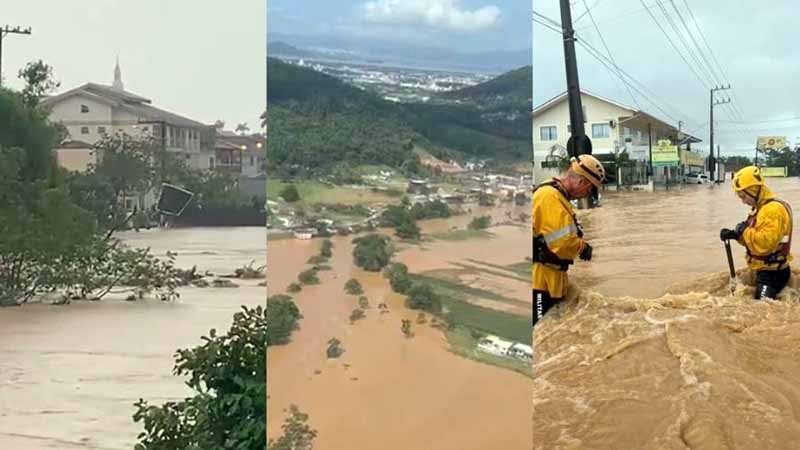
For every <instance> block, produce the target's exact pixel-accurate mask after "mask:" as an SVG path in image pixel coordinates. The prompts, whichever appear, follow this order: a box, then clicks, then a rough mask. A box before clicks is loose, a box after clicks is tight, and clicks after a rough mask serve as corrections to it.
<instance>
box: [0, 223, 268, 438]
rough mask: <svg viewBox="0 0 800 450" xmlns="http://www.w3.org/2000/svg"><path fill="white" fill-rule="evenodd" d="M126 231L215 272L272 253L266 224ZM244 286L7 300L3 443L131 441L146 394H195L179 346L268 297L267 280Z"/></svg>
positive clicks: (186, 263)
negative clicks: (53, 301) (146, 295)
mask: <svg viewBox="0 0 800 450" xmlns="http://www.w3.org/2000/svg"><path fill="white" fill-rule="evenodd" d="M121 237H122V238H123V240H125V241H126V242H128V243H129V244H131V245H133V246H137V247H147V246H150V247H152V251H153V253H154V254H156V255H159V256H163V255H165V254H166V252H167V250H170V251H173V252H177V253H178V256H177V258H176V264H177V266H178V267H183V268H190V267H191V266H193V265H197V267H198V270H200V271H205V270H211V271H212V272H213V273H215V274H225V273H231V272H233V270H234V269H236V268H238V267H241V266H243V265H246V264H248V263H250V261H251V260H256V264H255V265H256V266H258V265H261V264H263V261H264V260H265V245H266V243H265V240H266V236H265V233H264V229H263V228H224V229H223V228H195V229H175V230H169V231H149V232H142V233H138V234H137V233H125V234H123V235H122V236H121ZM235 282H236V283H237V284H239V285H240V287H239V288H238V289H214V288H206V289H198V288H192V287H186V288H182V289H181V290H180V292H181V298H180V299H179V300H177V301H175V302H160V301H157V300H146V301H140V302H126V301H124V300H121V299H119V298H116V299H115V298H106V299H104V300H102V301H99V302H73V303H72V304H69V305H65V306H51V305H46V304H30V305H25V306H23V307H19V308H2V309H0V448H2V449H10V450H42V449H59V450H70V449H98V450H99V449H113V450H123V449H124V450H129V449H131V448H133V445H134V443H135V442H136V435H137V434H138V433H139V432H140V431H142V427H141V425H140V424H134V423H133V420H132V419H131V416H132V415H133V413H134V411H135V408H134V407H133V403H134V402H136V401H137V400H138V399H139V398H144V399H146V400H148V401H150V402H151V403H156V404H160V403H163V402H165V401H169V400H179V399H182V398H183V397H185V396H186V395H187V394H189V392H188V389H187V388H186V387H185V386H184V384H183V382H184V379H183V378H181V377H175V376H173V375H172V367H173V364H174V359H173V356H174V353H175V350H177V349H179V348H187V347H194V346H196V345H199V344H201V343H202V341H201V340H200V337H201V336H202V335H206V334H207V333H208V330H209V329H210V328H217V329H218V330H227V329H228V327H229V326H230V324H231V321H232V317H233V314H234V313H235V312H236V311H238V310H239V309H240V306H241V305H249V306H255V305H263V304H264V299H265V292H264V288H263V287H259V286H257V284H258V283H259V280H235Z"/></svg>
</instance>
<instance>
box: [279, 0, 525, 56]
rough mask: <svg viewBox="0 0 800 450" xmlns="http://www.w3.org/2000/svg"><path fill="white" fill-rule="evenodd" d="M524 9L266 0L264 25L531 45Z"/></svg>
mask: <svg viewBox="0 0 800 450" xmlns="http://www.w3.org/2000/svg"><path fill="white" fill-rule="evenodd" d="M530 12H531V3H530V2H526V1H520V0H336V1H332V0H269V27H270V29H269V31H270V32H271V33H272V32H275V33H289V34H304V35H331V36H340V37H363V38H365V39H386V40H394V41H403V42H409V43H413V44H425V45H428V46H435V47H444V48H453V49H456V50H459V51H465V52H470V51H473V52H479V51H487V50H521V49H529V48H530V45H531V44H530V39H531V22H530Z"/></svg>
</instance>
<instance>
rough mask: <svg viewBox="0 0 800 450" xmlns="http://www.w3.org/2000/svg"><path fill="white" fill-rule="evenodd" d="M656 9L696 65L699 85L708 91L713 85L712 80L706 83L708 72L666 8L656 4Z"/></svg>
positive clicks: (693, 68)
mask: <svg viewBox="0 0 800 450" xmlns="http://www.w3.org/2000/svg"><path fill="white" fill-rule="evenodd" d="M658 8H659V9H660V10H661V14H663V15H664V17H665V18H666V19H667V22H668V23H669V25H670V27H672V31H674V32H675V35H676V36H678V39H679V40H680V41H681V44H683V46H684V48H686V51H687V53H689V57H690V58H691V59H692V60H693V61H694V63H695V64H696V65H697V66H696V67H697V69H699V71H700V72H701V73H702V76H701V77H698V78H702V80H701V83H702V84H703V86H705V87H706V88H707V89H710V86H711V84H712V83H713V80H712V83H708V82H707V79H708V78H711V77H709V76H708V72H707V71H706V69H705V67H703V63H701V62H700V60H699V59H698V58H697V56H696V55H695V54H694V51H692V48H691V46H689V44H688V43H687V41H686V39H685V38H684V37H683V34H682V33H681V32H680V30H679V29H678V26H677V25H676V24H675V21H674V20H672V16H671V15H670V14H669V11H667V8H666V7H664V5H663V4H662V3H659V4H658ZM686 64H687V65H690V66H691V64H689V62H688V61H687V62H686ZM692 70H695V67H694V66H692Z"/></svg>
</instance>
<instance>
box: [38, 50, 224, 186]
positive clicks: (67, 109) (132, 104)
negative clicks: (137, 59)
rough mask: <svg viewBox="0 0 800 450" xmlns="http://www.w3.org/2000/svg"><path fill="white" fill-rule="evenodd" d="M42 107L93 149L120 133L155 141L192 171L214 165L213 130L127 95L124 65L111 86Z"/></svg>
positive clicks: (91, 86) (79, 91) (75, 92)
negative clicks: (104, 139) (93, 146)
mask: <svg viewBox="0 0 800 450" xmlns="http://www.w3.org/2000/svg"><path fill="white" fill-rule="evenodd" d="M42 105H43V106H45V107H46V108H48V110H49V111H50V119H51V120H52V121H53V122H55V123H60V124H61V125H63V126H64V128H65V129H66V130H67V133H68V139H69V140H72V141H81V142H85V143H88V144H90V145H93V144H95V143H96V142H98V141H100V140H101V139H103V138H104V137H105V136H108V135H112V134H114V133H117V132H123V133H126V134H129V135H132V136H152V137H154V138H156V139H157V140H158V142H160V143H161V145H162V146H163V147H164V149H165V150H166V151H169V152H171V153H174V154H176V155H178V156H179V157H181V158H184V159H185V160H186V162H187V165H188V166H189V167H192V168H194V169H200V170H205V169H210V168H211V167H212V166H213V165H214V159H215V152H214V147H215V138H216V135H215V130H214V127H213V126H209V125H205V124H203V123H201V122H198V121H195V120H192V119H189V118H186V117H183V116H181V115H178V114H175V113H172V112H169V111H166V110H163V109H160V108H157V107H155V106H153V105H152V101H151V100H150V99H148V98H145V97H142V96H139V95H136V94H133V93H131V92H128V91H126V90H125V89H124V85H123V83H122V75H121V71H120V69H119V63H117V67H116V68H115V71H114V83H113V84H112V85H111V86H107V85H101V84H96V83H86V84H84V85H82V86H79V87H77V88H74V89H71V90H69V91H66V92H64V93H61V94H58V95H54V96H51V97H48V98H46V99H44V100H43V101H42Z"/></svg>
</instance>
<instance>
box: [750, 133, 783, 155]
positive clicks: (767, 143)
mask: <svg viewBox="0 0 800 450" xmlns="http://www.w3.org/2000/svg"><path fill="white" fill-rule="evenodd" d="M784 147H786V136H759V137H758V142H757V144H756V148H758V149H759V150H761V151H768V150H780V149H782V148H784Z"/></svg>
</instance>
